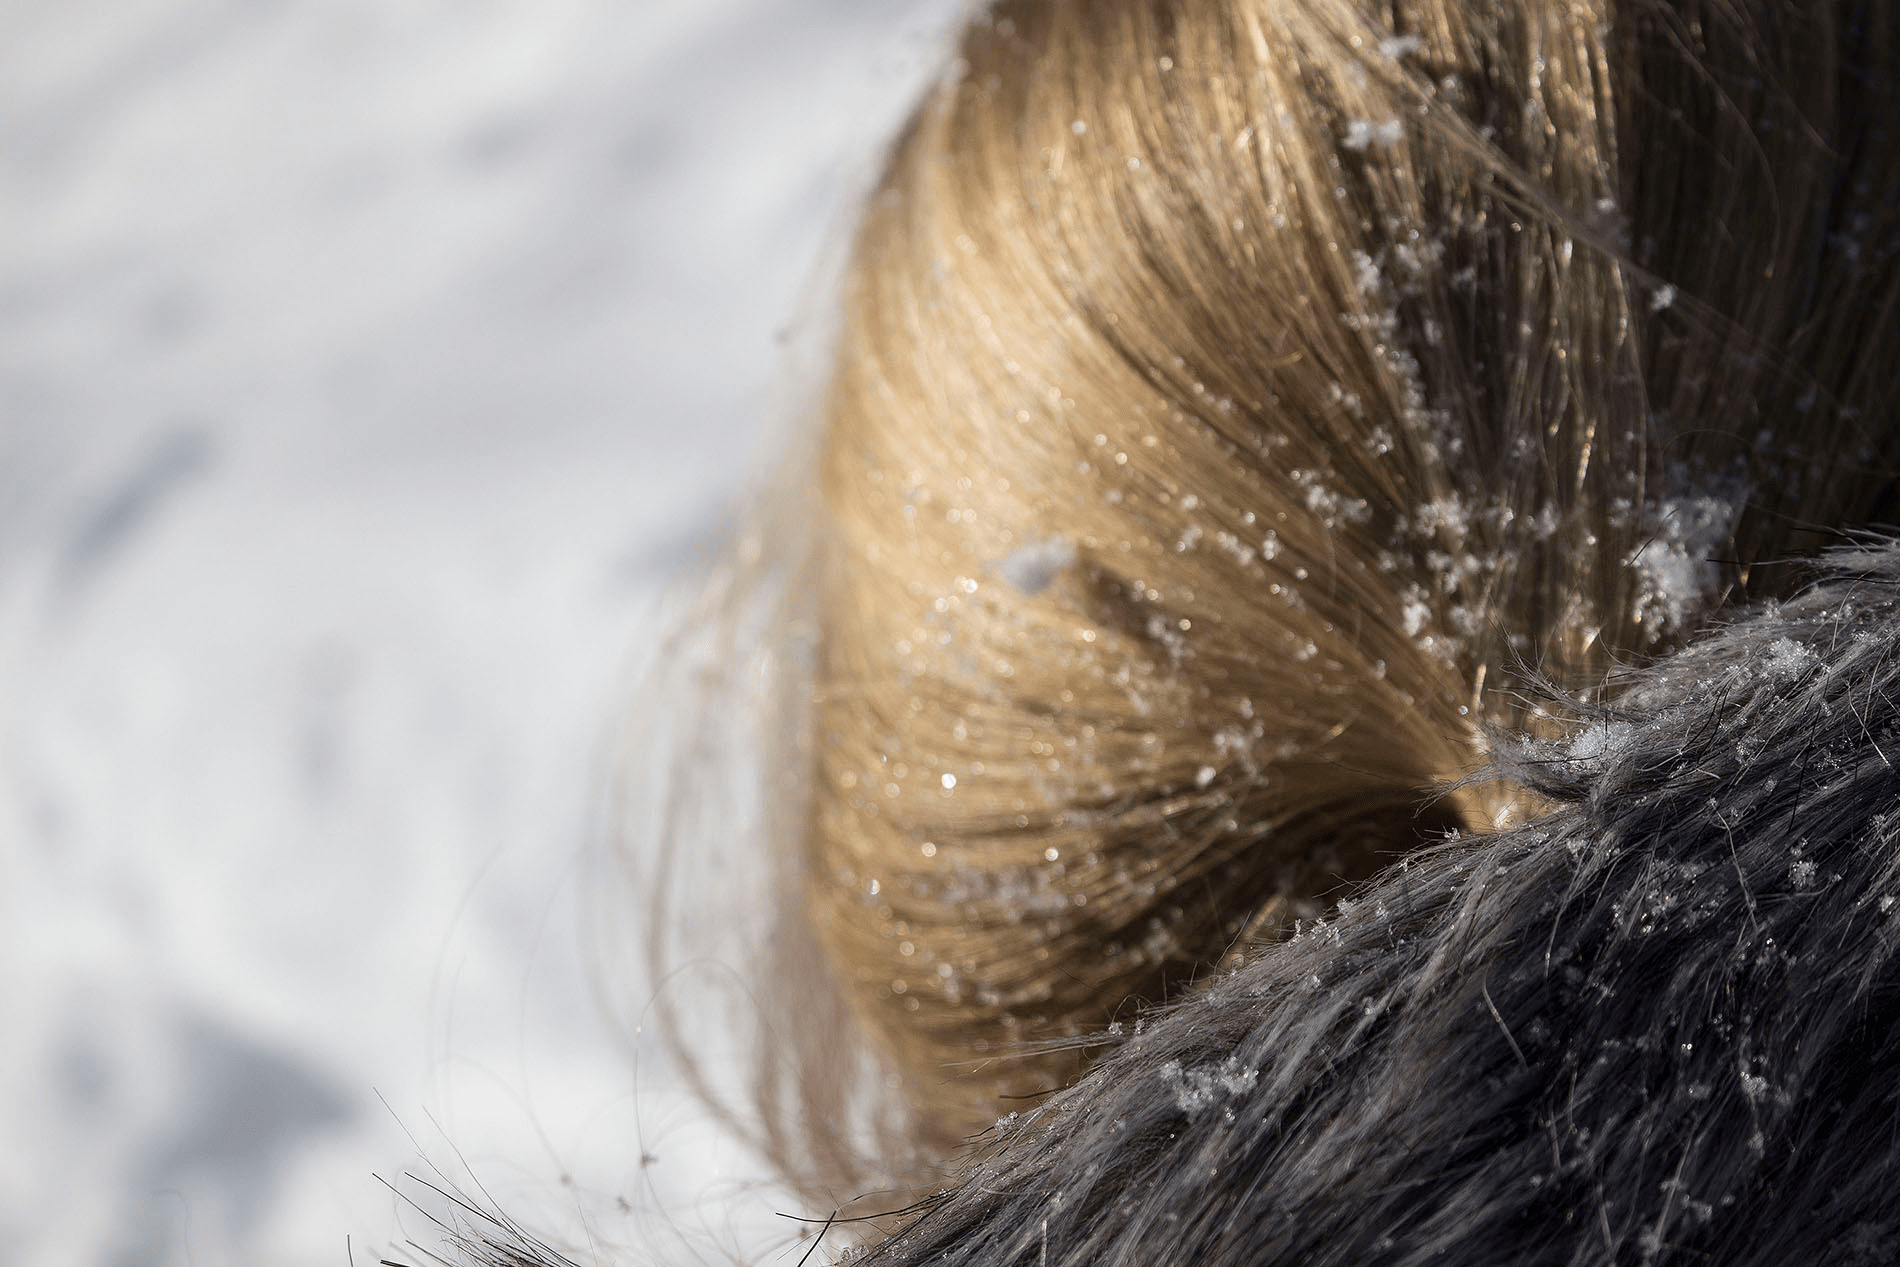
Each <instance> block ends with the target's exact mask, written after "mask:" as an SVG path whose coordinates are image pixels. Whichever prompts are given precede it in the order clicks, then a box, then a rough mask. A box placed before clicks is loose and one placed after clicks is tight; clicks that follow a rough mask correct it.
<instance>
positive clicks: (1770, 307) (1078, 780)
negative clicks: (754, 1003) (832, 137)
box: [759, 0, 1900, 1193]
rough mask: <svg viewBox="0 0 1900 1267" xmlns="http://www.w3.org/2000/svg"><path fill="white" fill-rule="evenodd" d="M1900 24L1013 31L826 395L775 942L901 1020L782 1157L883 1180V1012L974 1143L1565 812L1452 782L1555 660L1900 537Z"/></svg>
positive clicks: (949, 94) (779, 1119)
mask: <svg viewBox="0 0 1900 1267" xmlns="http://www.w3.org/2000/svg"><path fill="white" fill-rule="evenodd" d="M1896 38H1897V34H1896V29H1895V24H1894V21H1893V15H1892V13H1891V11H1890V8H1889V6H1887V5H1884V4H1875V3H1847V2H1840V3H1830V2H1825V0H1816V2H1812V3H1787V2H1781V0H1726V2H1724V0H1700V2H1698V0H1686V2H1684V3H1672V4H1663V3H1660V2H1658V0H1621V2H1613V0H1516V2H1514V3H1487V2H1482V0H1394V2H1390V3H1378V4H1373V3H1365V2H1362V0H1034V2H1031V0H1015V2H1005V3H1000V4H997V5H996V6H995V7H994V8H993V9H991V10H990V11H989V12H986V13H984V14H983V15H981V16H979V17H977V18H976V19H975V20H973V21H972V22H971V23H970V25H969V27H968V29H967V32H966V33H965V35H964V37H963V39H962V42H961V45H960V49H959V55H958V60H957V62H956V64H955V66H954V67H953V70H952V72H951V73H950V74H949V75H948V76H947V77H946V79H945V80H944V81H943V83H942V85H941V86H940V87H939V88H938V89H937V90H936V91H934V92H933V93H932V94H931V95H930V96H929V98H928V99H927V100H926V101H925V102H924V103H923V105H922V106H921V108H920V109H919V110H918V112H917V113H916V115H915V117H914V118H913V119H912V120H911V122H910V124H909V125H908V127H907V128H906V129H905V131H904V133H903V134H902V136H901V137H900V138H899V140H898V141H897V143H896V146H895V148H894V150H893V153H892V156H891V158H890V160H889V164H888V167H887V169H886V171H885V174H884V176H883V178H882V180H881V181H880V182H879V184H878V187H877V189H876V191H875V192H874V194H873V195H872V197H871V198H870V200H869V203H868V205H867V207H866V209H865V211H864V215H863V221H862V224H861V227H860V229H859V232H858V236H857V239H856V245H855V250H854V253H853V257H852V263H851V266H850V269H849V271H848V276H847V278H846V282H845V287H844V311H843V320H842V327H841V329H840V331H839V334H838V339H837V345H836V359H835V369H834V370H833V373H832V377H831V383H830V386H829V389H828V391H827V393H826V395H825V397H824V402H823V403H824V433H823V439H822V446H823V447H822V454H821V456H820V457H819V459H818V470H819V479H820V483H821V486H822V498H823V503H822V511H821V512H820V514H819V526H818V530H817V540H816V543H815V545H814V546H813V550H814V553H813V556H812V563H811V567H812V572H811V576H810V585H809V589H808V590H806V591H804V592H805V593H806V596H807V597H808V599H809V601H810V606H809V608H808V611H809V613H810V615H811V618H812V619H813V621H814V622H815V625H814V628H815V631H816V632H815V642H814V643H813V647H814V650H813V651H812V658H811V662H810V665H809V681H808V683H805V682H804V681H803V678H802V677H801V679H800V681H801V686H800V688H799V689H800V692H801V695H800V702H799V703H798V704H797V705H795V708H797V709H799V710H803V709H805V708H806V707H808V708H809V713H808V716H807V717H806V718H805V726H806V729H805V731H804V734H805V736H806V740H805V743H804V745H803V746H802V747H800V748H798V749H797V754H798V755H797V756H796V757H795V763H796V764H795V766H794V776H795V780H796V782H797V783H798V785H799V787H800V788H801V789H802V791H801V793H800V795H799V797H798V798H795V800H796V804H797V806H798V810H797V819H798V821H797V822H779V823H777V824H776V827H777V828H778V834H779V835H780V836H782V837H783V843H784V846H785V848H786V849H787V850H788V851H789V852H788V853H787V854H786V855H785V856H786V857H788V858H789V859H791V862H792V865H791V867H790V870H789V871H788V872H786V873H785V874H786V877H787V878H785V879H784V880H783V881H782V888H781V892H780V900H781V901H783V902H784V903H785V904H786V907H787V910H788V911H789V912H790V914H789V916H788V923H787V924H786V925H784V926H783V927H784V928H786V929H791V930H792V931H791V932H789V933H786V934H785V935H786V936H787V937H790V938H791V941H792V942H795V943H798V944H800V945H805V946H807V951H808V952H809V953H807V952H799V953H796V954H794V953H792V952H790V951H788V952H786V953H787V957H786V958H785V960H784V961H783V962H775V963H773V964H771V965H768V968H767V971H768V972H771V971H792V972H796V973H801V974H805V976H806V977H807V978H810V977H811V975H812V974H817V975H818V976H819V977H822V978H823V980H820V981H818V982H817V983H816V984H812V983H811V981H810V980H807V981H806V984H805V985H804V986H801V987H800V989H799V990H789V991H779V990H774V991H769V992H767V993H766V994H765V995H764V996H762V997H764V998H765V999H766V1001H765V1002H763V1003H762V1004H761V1006H763V1007H765V1008H767V1009H768V1010H770V1009H773V1008H774V1007H778V1006H783V1007H784V1008H786V1009H808V1008H810V1007H812V1006H815V1005H814V1004H812V1003H811V1002H810V1000H811V999H814V998H818V997H820V996H827V994H828V992H830V993H834V994H835V993H841V994H842V996H843V997H844V998H845V999H847V1000H848V1001H849V1007H847V1008H844V1009H842V1010H833V1011H830V1012H823V1013H814V1012H810V1011H801V1012H800V1014H799V1015H798V1016H797V1017H790V1018H788V1019H787V1020H786V1023H785V1024H784V1025H782V1026H780V1027H778V1028H775V1029H773V1030H772V1034H773V1038H772V1039H771V1042H770V1050H769V1051H767V1052H765V1053H763V1054H764V1057H765V1064H766V1065H768V1066H770V1067H771V1069H773V1070H777V1072H768V1073H766V1074H765V1075H763V1076H762V1078H761V1081H760V1083H759V1085H760V1086H761V1087H767V1088H770V1089H771V1090H770V1093H769V1094H764V1095H762V1096H761V1100H762V1104H763V1112H764V1113H765V1115H766V1116H767V1118H768V1119H769V1120H770V1124H769V1126H768V1128H767V1130H768V1134H769V1135H770V1137H771V1143H770V1146H769V1148H768V1151H771V1152H772V1153H773V1154H774V1156H775V1157H777V1158H778V1159H779V1160H780V1161H781V1164H784V1165H787V1166H788V1167H790V1168H792V1169H793V1170H795V1171H796V1172H797V1174H796V1175H795V1177H796V1178H798V1179H801V1180H802V1181H805V1182H806V1183H807V1184H808V1185H809V1186H810V1187H811V1188H812V1189H813V1190H814V1191H819V1190H829V1191H832V1192H834V1193H836V1192H837V1191H839V1190H840V1188H841V1187H842V1186H843V1185H847V1184H851V1183H855V1182H861V1175H862V1173H864V1172H859V1171H856V1170H854V1169H853V1167H854V1166H855V1165H856V1164H857V1163H856V1162H855V1161H854V1160H852V1157H853V1156H854V1155H853V1154H851V1150H850V1148H849V1147H847V1146H846V1144H844V1143H842V1142H839V1141H840V1140H842V1138H843V1137H844V1136H846V1135H848V1134H850V1131H849V1130H848V1129H847V1126H846V1125H845V1120H846V1119H845V1115H844V1109H843V1107H842V1106H845V1105H847V1104H849V1103H850V1102H851V1101H852V1100H853V1098H854V1097H855V1096H857V1095H858V1094H859V1092H860V1090H862V1089H863V1088H866V1087H868V1088H870V1089H871V1090H872V1091H874V1092H877V1093H879V1094H881V1093H882V1092H883V1090H884V1087H885V1084H884V1083H882V1082H865V1081H863V1079H864V1078H865V1073H864V1068H865V1067H864V1066H863V1065H861V1064H857V1063H854V1062H853V1061H852V1060H850V1059H847V1058H845V1057H844V1056H842V1055H840V1054H838V1053H839V1051H840V1049H841V1048H842V1047H844V1046H845V1045H847V1044H849V1043H850V1042H852V1041H855V1040H854V1039H852V1038H851V1037H850V1035H851V1032H852V1026H853V1024H856V1025H860V1026H862V1028H863V1029H864V1030H865V1031H866V1032H867V1033H868V1035H869V1037H870V1049H871V1051H872V1053H873V1055H874V1057H875V1060H876V1062H877V1066H878V1067H880V1068H884V1069H887V1070H890V1071H892V1072H893V1073H894V1075H895V1077H896V1079H897V1087H898V1095H897V1096H896V1097H895V1101H896V1102H897V1103H899V1104H900V1105H901V1114H900V1118H901V1123H902V1124H901V1125H899V1126H897V1127H893V1128H891V1129H892V1130H893V1131H894V1132H895V1134H894V1135H892V1136H890V1138H897V1137H898V1136H901V1135H903V1134H904V1133H905V1132H909V1137H910V1138H912V1139H914V1140H916V1141H920V1144H919V1147H920V1149H921V1151H922V1153H923V1154H925V1155H929V1154H932V1153H935V1154H937V1155H942V1154H943V1153H944V1152H946V1151H947V1150H949V1149H951V1148H952V1147H954V1146H955V1143H956V1141H957V1140H958V1139H959V1138H961V1137H963V1136H965V1135H967V1134H968V1133H970V1132H971V1131H973V1130H977V1129H980V1128H981V1127H983V1126H984V1125H986V1124H987V1123H989V1122H990V1121H992V1120H994V1119H995V1118H996V1117H997V1116H998V1115H999V1114H1001V1113H1004V1112H1007V1111H1008V1110H1009V1109H1010V1108H1011V1107H1012V1106H1013V1105H1016V1104H1018V1103H1019V1099H1018V1098H1020V1097H1034V1096H1036V1095H1038V1094H1040V1093H1044V1092H1047V1091H1049V1090H1052V1089H1054V1088H1057V1087H1059V1086H1061V1085H1063V1084H1065V1083H1066V1082H1068V1081H1070V1080H1072V1079H1073V1077H1074V1076H1075V1075H1076V1074H1077V1073H1078V1072H1079V1070H1080V1069H1081V1068H1082V1066H1083V1064H1084V1063H1085V1061H1086V1058H1087V1046H1086V1038H1087V1036H1089V1035H1093V1034H1098V1033H1100V1032H1102V1031H1104V1030H1105V1029H1107V1028H1109V1027H1111V1026H1113V1025H1114V1024H1116V1023H1118V1022H1126V1021H1131V1020H1132V1019H1133V1017H1134V1015H1135V1014H1136V1013H1137V1012H1138V1011H1139V1009H1140V1007H1141V1006H1142V1005H1143V1004H1145V1003H1153V1002H1158V1001H1160V1000H1162V999H1164V998H1166V997H1168V996H1170V995H1171V994H1173V993H1176V992H1179V991H1181V990H1184V989H1187V988H1189V987H1190V986H1191V984H1192V983H1193V982H1194V981H1195V980H1197V979H1198V978H1202V977H1205V976H1207V975H1208V974H1209V973H1211V972H1213V971H1215V970H1217V968H1218V967H1219V965H1220V964H1221V963H1222V961H1223V958H1224V957H1225V956H1227V955H1228V954H1229V953H1230V952H1233V951H1235V950H1236V949H1238V948H1240V947H1243V946H1244V945H1245V944H1247V943H1248V942H1250V941H1256V940H1261V939H1267V938H1272V937H1274V936H1277V935H1279V934H1280V933H1281V932H1282V931H1284V930H1290V928H1291V926H1292V925H1293V923H1294V922H1295V921H1296V920H1298V919H1304V918H1310V917H1312V916H1314V915H1317V914H1320V913H1323V912H1324V911H1325V910H1326V909H1327V907H1328V905H1329V903H1330V902H1331V901H1332V900H1334V898H1335V897H1336V896H1337V895H1338V894H1339V893H1340V892H1341V891H1342V890H1343V889H1344V888H1345V886H1347V885H1350V884H1352V883H1354V882H1357V881H1361V880H1363V879H1365V878H1367V877H1369V876H1370V875H1372V874H1373V873H1374V872H1375V871H1377V870H1378V869H1380V868H1382V867H1383V866H1385V865H1387V864H1388V863H1390V862H1392V861H1393V860H1394V859H1396V858H1397V857H1399V856H1400V855H1402V854H1403V853H1405V852H1406V851H1407V850H1408V849H1410V848H1412V847H1413V846H1414V845H1415V844H1417V843H1418V842H1419V841H1420V840H1421V839H1422V838H1424V837H1426V836H1430V835H1433V834H1442V833H1443V832H1445V831H1447V830H1451V829H1457V830H1462V831H1467V832H1483V831H1488V830H1492V829H1494V828H1495V827H1497V826H1500V825H1503V824H1506V823H1508V822H1510V821H1512V820H1513V819H1515V818H1521V817H1524V816H1527V815H1533V814H1535V813H1537V812H1538V809H1539V806H1538V803H1537V802H1536V800H1535V798H1534V797H1532V796H1530V795H1529V794H1528V793H1523V792H1519V791H1514V790H1513V789H1511V788H1508V787H1500V786H1469V785H1458V784H1456V781H1457V780H1459V779H1461V778H1462V777H1463V776H1465V775H1467V774H1468V773H1470V772H1471V771H1472V770H1473V769H1474V768H1476V767H1477V766H1478V765H1479V764H1481V762H1482V758H1483V755H1484V752H1485V750H1486V746H1487V735H1488V734H1492V733H1496V732H1497V731H1499V730H1505V731H1510V730H1522V729H1525V728H1529V729H1532V730H1535V729H1536V728H1537V727H1538V725H1539V714H1538V710H1537V709H1536V708H1535V707H1533V706H1532V705H1530V704H1527V703H1525V702H1524V701H1523V698H1522V697H1521V696H1520V695H1518V694H1515V693H1513V687H1514V686H1516V685H1519V684H1521V683H1522V682H1523V680H1524V679H1525V676H1526V674H1527V673H1528V672H1529V671H1532V670H1535V671H1536V672H1538V673H1540V674H1542V675H1544V676H1545V677H1547V678H1548V679H1549V680H1551V681H1552V682H1554V683H1555V684H1556V685H1557V686H1558V687H1560V688H1562V689H1564V690H1567V691H1571V692H1574V693H1577V694H1579V695H1584V696H1587V695H1588V694H1589V693H1590V692H1591V691H1592V689H1593V688H1594V687H1595V686H1597V685H1598V684H1599V683H1600V682H1601V681H1602V680H1603V677H1604V674H1605V672H1606V669H1607V668H1608V667H1609V665H1610V664H1611V663H1612V662H1613V661H1615V660H1617V659H1619V658H1631V657H1638V656H1647V655H1650V654H1653V653H1660V652H1664V651H1667V650H1669V649H1670V648H1672V647H1673V646H1675V645H1677V644H1678V643H1679V642H1680V641H1681V640H1682V639H1684V638H1685V637H1686V636H1687V635H1688V634H1690V633H1691V632H1693V631H1694V630H1695V629H1697V628H1698V627H1700V626H1701V625H1702V624H1703V623H1705V622H1706V621H1707V620H1708V618H1709V617H1710V615H1711V614H1712V613H1714V612H1716V611H1718V610H1719V609H1721V608H1722V607H1723V605H1724V604H1729V603H1733V602H1735V601H1736V600H1737V599H1738V598H1742V597H1749V598H1759V597H1771V596H1773V595H1775V594H1776V593H1777V592H1778V591H1779V588H1780V586H1781V585H1782V584H1783V582H1784V580H1787V579H1792V578H1786V577H1785V572H1786V569H1784V568H1781V567H1780V566H1778V565H1779V564H1780V563H1781V561H1783V560H1785V559H1789V558H1791V557H1794V556H1798V555H1801V554H1804V553H1809V552H1811V551H1812V550H1813V549H1814V548H1816V547H1817V546H1818V545H1820V544H1823V543H1825V542H1827V541H1829V540H1832V539H1833V534H1834V532H1835V530H1836V529H1839V528H1842V527H1846V526H1853V525H1859V524H1864V523H1869V522H1876V521H1892V520H1893V519H1894V517H1895V504H1896V493H1895V489H1896V485H1895V482H1894V481H1895V472H1896V463H1897V462H1900V438H1897V437H1896V435H1895V428H1894V426H1893V417H1894V405H1895V398H1896V397H1895V392H1896V388H1895V374H1894V368H1895V365H1896V363H1897V361H1896V352H1897V351H1900V325H1897V324H1896V312H1895V300H1896V295H1897V294H1900V288H1897V286H1896V282H1897V281H1900V276H1897V274H1896V269H1897V267H1900V265H1897V263H1896V252H1897V251H1900V223H1897V222H1896V212H1895V208H1896V207H1900V157H1896V155H1897V153H1900V151H1897V149H1896V142H1897V141H1900V138H1896V136H1895V129H1896V126H1897V125H1900V101H1896V99H1895V95H1896V93H1895V87H1894V85H1895V83H1896V76H1900V56H1896ZM803 672H804V670H801V674H802V673H803ZM807 687H808V692H809V696H808V698H809V704H808V705H807V704H806V703H805V702H804V695H803V692H804V691H805V690H806V688H807ZM1447 789H1449V790H1447ZM801 929H809V930H810V932H809V933H807V932H803V931H800V930H801ZM811 934H815V942H813V941H811V940H810V937H811ZM801 938H802V939H806V940H803V941H801V940H800V939H801ZM788 944H789V943H788ZM814 945H815V947H816V949H815V950H811V949H810V948H811V947H812V946H814ZM787 965H791V966H790V968H789V969H788V968H787ZM853 1018H855V1021H854V1020H853ZM787 1070H795V1072H793V1073H787V1072H786V1071H787ZM902 1115H908V1116H902ZM887 1124H888V1123H887ZM799 1138H802V1139H803V1140H804V1143H802V1144H797V1145H796V1146H795V1145H794V1143H793V1142H792V1141H794V1140H796V1139H799ZM814 1140H816V1141H819V1142H818V1143H813V1142H812V1141H814ZM826 1140H830V1141H831V1142H830V1143H825V1142H824V1141H826ZM887 1147H888V1145H887ZM900 1151H901V1150H900ZM898 1164H899V1168H900V1170H901V1168H902V1166H903V1164H904V1163H903V1159H902V1158H901V1157H900V1158H899V1159H898Z"/></svg>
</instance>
